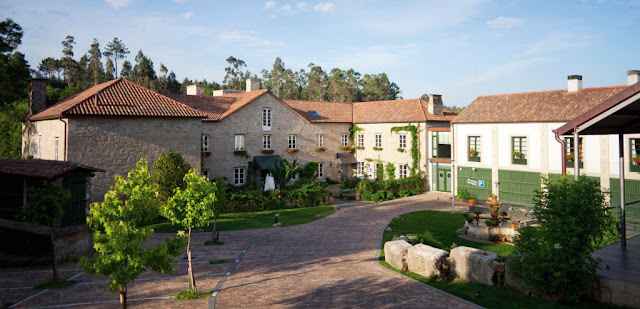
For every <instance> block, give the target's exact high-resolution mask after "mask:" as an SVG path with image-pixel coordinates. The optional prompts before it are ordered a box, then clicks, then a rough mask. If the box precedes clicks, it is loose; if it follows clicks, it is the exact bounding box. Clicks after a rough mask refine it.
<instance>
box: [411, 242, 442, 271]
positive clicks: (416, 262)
mask: <svg viewBox="0 0 640 309" xmlns="http://www.w3.org/2000/svg"><path fill="white" fill-rule="evenodd" d="M448 255H449V252H447V251H445V250H442V249H438V248H434V247H430V246H427V245H425V244H417V245H415V246H413V247H411V248H409V250H408V251H407V267H408V269H409V271H410V272H412V273H416V274H419V275H421V276H424V277H427V278H429V277H433V276H436V277H444V276H445V275H446V272H445V271H444V269H443V261H444V258H445V257H447V256H448Z"/></svg>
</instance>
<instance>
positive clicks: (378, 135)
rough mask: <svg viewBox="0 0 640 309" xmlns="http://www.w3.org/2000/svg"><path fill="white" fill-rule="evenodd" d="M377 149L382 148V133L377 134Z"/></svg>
mask: <svg viewBox="0 0 640 309" xmlns="http://www.w3.org/2000/svg"><path fill="white" fill-rule="evenodd" d="M375 139H376V147H382V133H376V135H375Z"/></svg>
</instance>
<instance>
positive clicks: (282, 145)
mask: <svg viewBox="0 0 640 309" xmlns="http://www.w3.org/2000/svg"><path fill="white" fill-rule="evenodd" d="M263 108H271V111H272V128H271V130H269V131H263V129H262V109H263ZM202 126H203V132H202V133H203V134H207V135H209V143H210V146H209V147H210V151H211V155H210V156H209V157H203V162H204V168H205V169H207V170H209V173H210V177H211V178H214V177H215V178H217V177H226V178H227V181H228V182H231V183H232V182H233V179H234V168H236V167H245V168H246V167H247V166H248V163H249V162H253V159H254V158H253V157H255V156H267V155H280V156H281V157H282V158H284V159H287V160H288V161H289V162H293V160H296V161H297V162H298V163H300V164H306V163H308V162H310V161H316V162H319V163H323V165H324V174H325V176H324V177H325V178H326V177H329V178H331V179H334V180H339V179H340V174H339V173H338V166H337V163H339V160H338V159H337V158H336V153H337V152H339V151H340V139H341V135H342V134H347V135H348V134H349V128H350V127H351V124H349V123H310V122H308V121H306V120H305V119H304V118H302V117H301V116H300V115H298V114H297V113H295V112H294V111H293V110H291V108H289V107H288V106H287V105H285V104H283V103H282V102H281V101H280V100H278V99H276V98H275V97H274V96H273V95H271V94H269V93H267V94H264V95H262V96H261V97H259V98H258V99H256V100H255V101H253V102H251V103H250V104H247V105H246V106H244V107H242V108H241V109H239V110H238V111H236V112H234V113H233V114H231V115H230V116H228V117H227V118H225V119H223V120H222V121H220V122H203V124H202ZM290 134H295V135H296V136H297V137H296V147H297V148H298V149H300V151H299V152H297V153H294V154H290V153H288V138H289V135H290ZM318 134H322V135H323V136H324V147H325V148H326V150H325V151H323V152H316V136H317V135H318ZM235 135H244V143H245V150H247V154H248V155H249V156H250V157H249V158H245V157H244V156H241V155H234V153H233V152H234V150H235ZM263 135H271V149H273V150H274V153H273V154H263V153H262V136H263ZM245 175H247V173H246V172H245Z"/></svg>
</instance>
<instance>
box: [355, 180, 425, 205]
mask: <svg viewBox="0 0 640 309" xmlns="http://www.w3.org/2000/svg"><path fill="white" fill-rule="evenodd" d="M424 181H425V180H424V177H423V175H414V176H409V177H406V178H401V179H387V180H374V181H370V180H368V179H359V180H358V182H357V183H356V184H355V187H356V189H360V190H361V191H360V198H361V199H362V200H365V201H374V202H378V201H381V200H392V199H394V198H395V197H405V196H410V195H416V194H420V193H422V192H424V184H425V183H424Z"/></svg>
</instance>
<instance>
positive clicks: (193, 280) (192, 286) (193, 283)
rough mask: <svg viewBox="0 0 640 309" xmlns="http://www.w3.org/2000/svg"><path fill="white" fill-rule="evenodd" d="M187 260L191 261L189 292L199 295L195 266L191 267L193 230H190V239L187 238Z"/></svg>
mask: <svg viewBox="0 0 640 309" xmlns="http://www.w3.org/2000/svg"><path fill="white" fill-rule="evenodd" d="M187 259H188V260H189V291H192V292H193V293H194V294H198V289H197V288H196V278H195V277H194V276H193V266H191V228H189V237H188V238H187Z"/></svg>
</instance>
